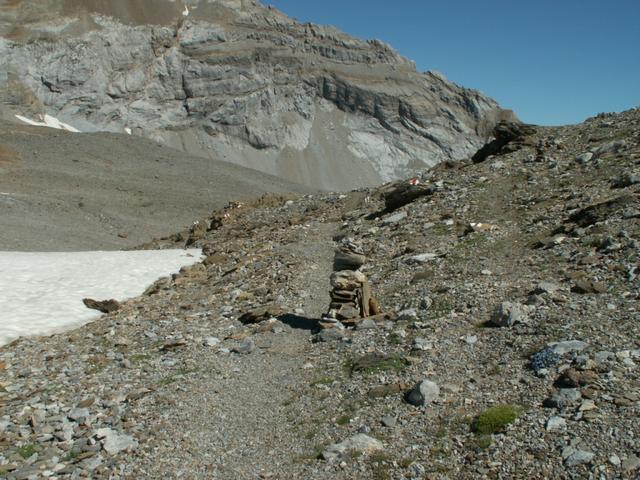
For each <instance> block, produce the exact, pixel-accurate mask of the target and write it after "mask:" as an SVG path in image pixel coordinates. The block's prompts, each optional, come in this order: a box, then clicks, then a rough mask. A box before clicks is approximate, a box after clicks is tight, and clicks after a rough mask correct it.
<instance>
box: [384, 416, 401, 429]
mask: <svg viewBox="0 0 640 480" xmlns="http://www.w3.org/2000/svg"><path fill="white" fill-rule="evenodd" d="M381 422H382V425H384V426H385V427H388V428H393V427H395V426H396V425H397V424H398V420H397V419H396V417H392V416H391V415H385V416H384V417H382V420H381Z"/></svg>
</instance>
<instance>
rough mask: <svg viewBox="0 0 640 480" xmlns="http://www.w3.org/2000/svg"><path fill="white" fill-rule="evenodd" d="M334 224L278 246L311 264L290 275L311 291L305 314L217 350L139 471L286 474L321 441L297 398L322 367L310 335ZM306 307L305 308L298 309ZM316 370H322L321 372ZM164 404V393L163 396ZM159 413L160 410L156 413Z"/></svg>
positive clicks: (167, 418) (176, 398)
mask: <svg viewBox="0 0 640 480" xmlns="http://www.w3.org/2000/svg"><path fill="white" fill-rule="evenodd" d="M335 228H336V225H335V224H319V223H314V224H313V225H311V226H310V228H308V230H307V234H306V235H305V236H304V238H303V240H302V241H301V242H296V243H290V244H287V245H282V246H280V247H279V249H278V250H280V251H279V252H274V253H284V254H285V255H286V257H289V258H290V259H291V260H292V261H301V260H304V261H303V262H302V265H304V267H303V268H302V269H301V270H299V271H298V272H297V274H296V275H295V276H293V277H292V278H291V280H290V282H291V284H294V285H298V286H299V288H300V289H304V291H305V292H304V293H302V295H301V297H302V298H301V303H302V310H303V311H304V314H302V313H300V315H299V316H298V315H291V320H290V321H285V323H288V324H289V325H290V327H291V328H286V330H285V331H283V332H280V333H279V334H278V333H276V334H275V335H274V334H273V333H271V332H270V333H269V334H257V335H254V336H253V337H252V338H253V339H254V340H255V346H256V349H257V350H256V351H255V352H253V353H251V354H248V355H238V354H230V355H215V356H212V357H210V358H209V359H207V361H205V363H204V364H203V365H202V370H201V372H199V374H198V375H197V376H196V377H194V378H190V379H189V381H187V382H184V383H178V384H176V386H175V392H174V393H172V396H171V398H170V399H167V400H168V401H169V405H170V406H171V408H167V410H166V413H165V414H164V415H163V418H162V419H161V420H160V421H159V419H157V418H148V419H147V420H146V422H145V423H147V424H148V425H153V428H154V429H155V432H151V431H150V432H148V433H149V435H150V436H153V437H154V438H153V440H152V442H151V443H152V444H154V451H153V452H152V453H151V452H147V454H148V455H149V457H148V459H147V462H145V463H146V464H147V465H145V467H144V470H143V471H141V472H139V473H145V474H146V475H149V476H150V477H151V478H160V476H162V475H163V474H166V472H168V471H171V472H174V473H176V477H179V476H180V473H181V472H182V475H184V478H205V477H206V476H207V475H209V476H210V477H207V478H236V479H253V478H268V477H269V475H274V476H275V478H281V476H280V475H282V474H284V472H291V469H292V468H294V467H295V466H294V465H292V464H293V463H294V462H295V461H296V459H297V458H301V457H303V456H305V455H308V453H309V451H313V448H314V446H313V445H311V444H308V443H309V440H304V439H303V438H302V434H301V432H300V428H301V425H302V424H303V423H304V416H305V412H300V411H296V409H295V408H293V407H292V403H293V402H294V401H295V400H296V399H297V398H299V396H300V395H301V394H302V392H303V391H304V390H305V389H306V388H308V387H309V384H310V383H311V382H312V381H313V380H314V375H317V371H318V368H321V367H322V366H321V365H316V362H314V358H313V352H312V344H311V335H312V330H311V328H313V326H314V324H315V319H317V318H318V317H319V315H320V314H321V313H322V311H323V310H324V309H326V307H327V303H328V300H329V298H328V290H329V276H330V273H331V269H332V260H333V248H334V244H333V242H332V238H331V237H332V234H333V232H334V231H335ZM299 312H300V311H299ZM314 372H315V373H314ZM160 401H162V398H161V399H160ZM151 411H153V410H151Z"/></svg>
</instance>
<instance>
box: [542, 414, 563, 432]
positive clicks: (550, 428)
mask: <svg viewBox="0 0 640 480" xmlns="http://www.w3.org/2000/svg"><path fill="white" fill-rule="evenodd" d="M546 428H547V432H564V431H565V430H566V429H567V421H566V420H565V419H564V418H562V417H551V418H550V419H549V420H547V427H546Z"/></svg>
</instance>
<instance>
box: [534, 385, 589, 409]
mask: <svg viewBox="0 0 640 480" xmlns="http://www.w3.org/2000/svg"><path fill="white" fill-rule="evenodd" d="M581 399H582V394H581V393H580V390H578V389H577V388H559V389H558V390H557V391H556V393H554V394H553V395H552V396H551V397H550V398H548V399H546V400H545V401H544V402H543V405H544V406H545V407H547V408H558V409H564V408H566V407H568V406H570V405H575V404H576V403H578V402H579V401H580V400H581Z"/></svg>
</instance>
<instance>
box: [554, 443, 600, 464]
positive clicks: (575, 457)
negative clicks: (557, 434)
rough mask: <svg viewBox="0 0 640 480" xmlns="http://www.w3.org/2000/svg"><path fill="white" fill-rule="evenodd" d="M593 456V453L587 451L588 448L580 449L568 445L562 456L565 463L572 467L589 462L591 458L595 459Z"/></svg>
mask: <svg viewBox="0 0 640 480" xmlns="http://www.w3.org/2000/svg"><path fill="white" fill-rule="evenodd" d="M593 457H594V454H593V453H591V452H587V451H586V450H578V449H576V448H574V447H571V446H569V447H566V448H565V449H564V450H563V451H562V458H563V460H564V464H565V465H566V466H567V467H570V468H571V467H577V466H578V465H584V464H586V463H589V462H591V460H593Z"/></svg>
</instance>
